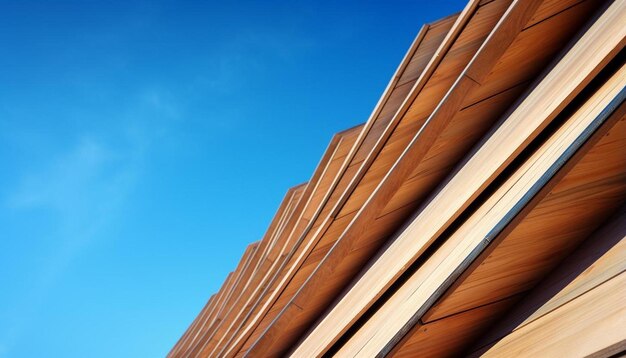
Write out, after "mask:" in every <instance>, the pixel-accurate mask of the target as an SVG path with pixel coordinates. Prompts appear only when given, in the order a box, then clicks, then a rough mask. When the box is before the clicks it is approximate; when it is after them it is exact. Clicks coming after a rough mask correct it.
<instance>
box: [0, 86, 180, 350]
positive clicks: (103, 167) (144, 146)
mask: <svg viewBox="0 0 626 358" xmlns="http://www.w3.org/2000/svg"><path fill="white" fill-rule="evenodd" d="M136 98H137V101H135V102H134V105H133V107H132V108H128V109H127V110H126V111H124V112H123V113H120V116H119V118H118V119H117V120H114V121H112V127H114V129H113V130H112V132H113V133H110V132H109V133H86V134H82V135H79V136H77V138H76V140H75V141H74V142H73V143H72V144H71V145H69V146H67V147H66V150H64V151H61V152H58V153H51V154H50V155H49V158H48V160H47V161H46V162H45V164H43V165H41V166H39V167H35V168H30V169H29V170H27V171H26V172H24V173H22V175H21V176H19V178H18V179H17V181H16V183H15V185H14V188H13V189H12V190H9V191H8V192H9V193H10V194H9V195H8V197H7V198H5V200H4V204H5V208H6V209H8V210H11V211H14V212H18V213H22V214H23V215H24V217H27V215H28V214H29V212H31V211H34V210H37V211H39V212H45V213H46V215H47V216H48V217H51V218H52V221H53V222H54V227H53V228H52V230H51V232H50V237H51V239H53V240H55V245H54V251H52V252H49V253H48V257H47V258H46V259H45V260H43V261H42V264H41V266H40V267H37V268H36V273H35V274H34V276H35V277H36V279H35V280H34V282H32V284H31V285H30V287H29V292H17V293H14V294H16V295H19V296H20V298H19V299H18V300H17V301H18V302H19V304H18V305H19V307H14V308H12V309H13V310H18V311H19V312H14V316H17V317H20V321H19V322H14V323H13V324H12V326H11V327H9V328H8V329H7V330H6V331H5V334H4V337H3V336H0V357H2V356H4V355H8V354H9V352H10V350H11V349H12V347H14V346H15V345H16V343H17V342H18V341H19V340H20V339H21V338H22V335H23V333H24V331H25V330H26V329H27V328H28V326H29V325H30V323H31V322H32V320H34V319H35V318H36V316H37V314H38V311H39V310H40V309H41V308H42V306H43V305H44V303H45V301H46V297H47V296H48V295H49V292H50V290H51V289H52V288H53V287H54V285H56V284H57V283H58V282H59V280H61V279H62V277H63V275H64V273H65V272H66V271H67V270H68V269H71V265H72V262H74V261H75V260H76V259H77V258H78V257H79V256H80V255H81V254H82V253H83V252H84V250H85V249H87V248H88V247H89V246H90V245H92V244H94V243H95V242H97V241H98V240H104V239H106V236H105V234H103V233H105V232H107V231H108V229H109V228H110V226H111V225H115V223H116V221H117V220H118V219H119V218H120V216H121V215H122V214H123V211H124V209H125V207H126V205H127V204H128V198H129V195H130V194H131V193H132V191H133V190H134V189H135V187H136V185H137V183H138V182H139V181H140V180H141V176H142V174H143V168H144V166H145V165H146V162H147V161H148V160H149V156H150V152H151V150H152V149H153V147H154V145H155V143H156V142H158V141H159V140H160V139H162V138H163V137H164V136H167V135H170V134H171V132H172V131H175V126H174V124H175V123H176V121H178V120H179V119H180V118H181V117H180V116H181V109H180V106H179V105H178V103H177V102H176V101H175V98H173V97H172V96H169V95H168V94H167V93H166V91H162V90H158V89H154V88H151V89H145V90H143V91H141V92H140V93H139V94H138V95H137V96H136Z"/></svg>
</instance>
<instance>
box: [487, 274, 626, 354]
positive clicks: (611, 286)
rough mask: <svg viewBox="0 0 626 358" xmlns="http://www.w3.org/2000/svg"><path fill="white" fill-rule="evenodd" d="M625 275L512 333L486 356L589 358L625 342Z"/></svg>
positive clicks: (490, 349) (488, 351) (603, 284)
mask: <svg viewBox="0 0 626 358" xmlns="http://www.w3.org/2000/svg"><path fill="white" fill-rule="evenodd" d="M624 297H626V273H622V274H620V275H618V276H617V277H614V278H612V279H610V280H608V281H607V282H604V283H602V284H600V285H599V286H597V287H595V288H593V289H592V290H590V291H587V292H585V293H584V294H582V295H580V296H578V297H576V298H575V299H573V300H571V301H569V302H567V303H565V304H563V305H562V306H560V307H558V308H557V309H555V310H553V311H551V312H549V313H547V314H546V315H544V316H541V317H540V318H538V319H537V320H535V321H533V322H531V323H529V324H527V325H525V326H523V327H521V328H520V329H518V330H515V331H513V332H512V333H511V334H509V335H507V336H506V337H504V338H503V339H501V340H500V341H498V342H497V343H496V344H495V345H494V346H493V347H491V348H489V350H487V351H486V352H485V353H483V355H482V356H483V357H511V356H515V357H538V356H542V357H586V356H589V355H592V354H595V353H596V352H598V351H602V350H604V349H606V348H608V347H613V346H616V345H621V346H622V347H623V346H624V344H623V342H624V340H626V333H625V332H626V300H624Z"/></svg>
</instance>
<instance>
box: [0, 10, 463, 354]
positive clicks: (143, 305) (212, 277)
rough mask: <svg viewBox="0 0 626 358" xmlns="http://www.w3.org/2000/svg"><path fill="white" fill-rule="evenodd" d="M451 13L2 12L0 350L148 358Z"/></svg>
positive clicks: (162, 349)
mask: <svg viewBox="0 0 626 358" xmlns="http://www.w3.org/2000/svg"><path fill="white" fill-rule="evenodd" d="M463 5H464V1H460V0H445V1H437V2H431V1H416V0H413V1H378V2H370V1H358V2H356V1H355V2H349V1H346V2H336V1H320V2H308V1H306V2H304V1H284V2H265V1H264V2H259V1H257V2H247V1H233V2H225V1H219V2H218V1H202V2H200V1H133V0H127V1H91V0H80V1H79V0H76V1H48V0H46V1H28V0H26V1H11V0H0V49H1V51H2V55H0V164H1V168H2V172H1V174H0V288H1V291H0V357H159V356H164V355H165V354H166V353H167V352H168V351H169V349H170V348H171V346H172V345H173V344H174V343H175V342H176V340H177V339H178V338H179V336H180V335H181V334H182V333H183V331H184V330H185V328H186V327H187V326H188V325H189V323H190V322H191V321H192V319H193V318H194V317H195V315H196V314H197V313H198V312H199V310H200V309H201V308H202V306H203V305H204V304H205V302H206V300H207V299H208V298H209V296H210V295H211V294H212V293H213V292H215V291H216V290H217V289H218V288H219V286H220V285H221V283H222V281H223V280H224V278H225V277H226V275H227V273H228V272H229V271H231V270H233V269H234V268H235V266H236V264H237V262H238V261H239V259H240V257H241V254H242V253H243V251H244V248H245V247H246V245H247V244H249V243H250V242H253V241H256V240H258V239H260V238H261V237H262V235H263V233H264V231H265V229H266V227H267V225H268V224H269V221H270V220H271V218H272V216H273V214H274V212H275V210H276V209H277V207H278V205H279V203H280V200H281V199H282V197H283V195H284V194H285V192H286V190H287V189H288V188H289V187H291V186H293V185H296V184H299V183H302V182H304V181H306V180H308V178H309V177H310V175H311V173H312V171H313V169H314V168H315V165H316V164H317V162H318V160H319V158H320V157H321V155H322V153H323V151H324V149H325V147H326V145H327V144H328V142H329V140H330V139H331V137H332V135H333V133H335V132H338V131H340V130H343V129H346V128H348V127H351V126H354V125H356V124H359V123H361V122H364V121H365V120H366V119H367V117H368V115H369V113H370V112H371V110H372V109H373V107H374V105H375V104H376V101H377V100H378V98H379V96H380V95H381V93H382V91H383V90H384V88H385V86H386V84H387V82H388V81H389V79H390V77H391V75H392V74H393V71H394V70H395V68H396V66H397V65H398V63H399V62H400V60H401V58H402V56H403V55H404V53H405V51H406V49H407V48H408V46H409V45H410V43H411V41H412V40H413V38H414V36H415V35H416V33H417V31H418V30H419V28H420V26H421V25H422V24H423V23H425V22H429V21H433V20H436V19H438V18H440V17H443V16H446V15H449V14H451V13H453V12H456V11H459V10H461V9H462V7H463Z"/></svg>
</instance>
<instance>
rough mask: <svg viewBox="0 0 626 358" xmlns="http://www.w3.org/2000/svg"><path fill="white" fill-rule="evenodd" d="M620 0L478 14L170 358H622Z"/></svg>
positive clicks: (299, 202)
mask: <svg viewBox="0 0 626 358" xmlns="http://www.w3.org/2000/svg"><path fill="white" fill-rule="evenodd" d="M625 41H626V0H470V1H469V3H468V4H467V6H466V7H465V9H464V10H463V11H462V12H461V13H459V14H454V15H451V16H449V17H446V18H444V19H441V20H439V21H435V22H434V23H432V24H427V25H424V26H423V27H422V29H421V30H420V31H419V33H418V35H417V38H416V39H415V41H414V42H413V44H412V45H411V47H410V48H409V50H408V52H407V53H406V56H405V57H404V59H402V62H401V63H400V65H399V66H398V69H397V71H396V73H395V74H394V75H393V77H392V79H391V81H390V82H389V85H388V86H387V88H386V89H385V91H384V93H383V94H382V96H381V98H380V100H379V102H378V104H377V105H376V107H375V108H374V110H373V111H372V114H371V116H370V118H369V119H368V121H367V122H366V123H364V124H362V125H360V126H357V127H354V128H350V129H347V130H345V131H343V132H340V133H337V134H336V135H335V136H334V137H333V138H332V140H331V142H330V144H329V145H328V148H327V150H326V152H325V153H324V155H323V156H322V158H321V160H320V162H319V164H318V166H317V168H316V170H315V171H314V173H313V174H312V176H311V179H310V180H309V182H308V183H305V184H302V185H299V186H296V187H294V188H291V189H289V190H288V191H287V194H286V195H285V198H284V200H283V202H282V204H281V205H280V207H279V208H278V211H277V213H276V215H275V217H274V219H273V221H272V222H271V223H270V226H269V228H268V230H267V233H266V234H265V236H264V237H263V238H262V239H261V240H260V241H258V242H255V243H253V244H251V245H250V246H249V247H248V248H247V250H246V251H245V253H244V255H243V257H242V259H241V261H240V263H239V265H238V266H237V267H236V269H235V270H234V271H233V272H232V273H231V274H230V275H229V276H228V277H227V279H226V281H225V282H224V284H223V286H222V288H221V289H220V290H219V291H218V292H217V293H215V294H214V295H213V296H212V297H211V298H210V300H209V301H208V303H207V304H206V306H205V307H204V308H203V309H202V311H201V312H200V313H199V314H198V316H197V318H196V319H195V320H194V321H193V322H192V324H191V325H190V326H189V328H188V329H187V331H186V332H184V334H183V335H182V337H181V338H180V340H179V341H178V342H177V344H176V345H175V346H174V347H173V348H172V350H171V352H170V354H169V356H170V357H282V356H292V357H305V358H308V357H319V356H337V357H383V356H390V357H447V356H488V357H578V356H580V357H584V356H593V357H609V356H614V355H620V354H625V353H626V352H625V350H626V273H624V271H625V269H626V241H625V240H624V237H625V236H626V104H625V103H624V99H625V97H626V89H625V88H626V53H625V52H624V44H625Z"/></svg>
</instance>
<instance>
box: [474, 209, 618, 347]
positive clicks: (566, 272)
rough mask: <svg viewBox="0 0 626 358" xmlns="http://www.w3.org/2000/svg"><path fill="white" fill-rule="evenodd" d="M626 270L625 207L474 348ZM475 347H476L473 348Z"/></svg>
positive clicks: (498, 338)
mask: <svg viewBox="0 0 626 358" xmlns="http://www.w3.org/2000/svg"><path fill="white" fill-rule="evenodd" d="M625 271H626V206H622V207H621V208H620V209H618V211H617V213H616V214H615V215H614V216H613V217H612V218H610V219H609V220H608V223H605V224H604V225H603V226H602V227H601V228H600V229H599V230H597V231H596V232H595V233H594V234H593V235H591V236H590V237H589V238H587V239H585V241H584V243H583V244H582V245H581V246H580V247H578V248H577V249H576V251H575V252H574V253H573V254H571V255H569V256H568V257H567V258H566V259H565V260H564V261H563V262H562V263H560V264H559V265H558V266H557V267H556V268H555V269H554V270H553V271H552V272H551V273H550V274H549V275H548V276H547V277H546V278H545V279H543V280H542V281H541V282H540V284H538V285H537V286H536V287H535V288H533V289H532V291H531V292H530V293H529V294H528V295H527V296H526V297H525V298H524V300H523V301H522V302H520V304H519V305H517V306H516V307H515V309H513V310H512V311H511V312H509V313H508V314H507V315H506V316H505V317H503V318H502V319H500V320H499V322H498V324H496V325H494V327H493V328H492V329H491V330H490V331H489V333H487V334H485V335H484V336H483V337H482V338H481V339H480V340H479V341H477V343H475V344H473V346H474V347H481V348H480V349H479V350H478V351H486V350H488V349H489V347H491V346H492V345H493V344H495V342H497V341H499V340H500V339H502V338H503V337H505V336H507V335H509V334H510V333H511V332H514V331H516V330H518V329H520V328H521V327H523V326H526V325H528V324H530V323H531V322H533V321H536V320H537V319H539V318H540V317H542V316H545V315H546V314H548V313H550V312H552V311H554V310H556V309H558V308H559V307H561V306H563V305H564V304H566V303H567V302H570V301H572V300H574V299H575V298H576V297H579V296H581V295H583V294H585V293H586V292H588V291H591V290H592V289H594V288H595V287H597V286H599V285H601V284H603V283H604V282H607V281H608V280H610V279H612V278H614V277H617V276H618V275H620V274H622V273H624V272H625ZM474 350H476V348H474Z"/></svg>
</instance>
